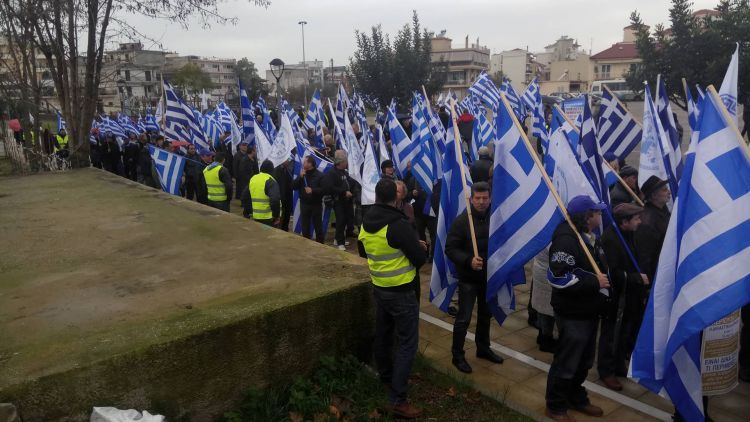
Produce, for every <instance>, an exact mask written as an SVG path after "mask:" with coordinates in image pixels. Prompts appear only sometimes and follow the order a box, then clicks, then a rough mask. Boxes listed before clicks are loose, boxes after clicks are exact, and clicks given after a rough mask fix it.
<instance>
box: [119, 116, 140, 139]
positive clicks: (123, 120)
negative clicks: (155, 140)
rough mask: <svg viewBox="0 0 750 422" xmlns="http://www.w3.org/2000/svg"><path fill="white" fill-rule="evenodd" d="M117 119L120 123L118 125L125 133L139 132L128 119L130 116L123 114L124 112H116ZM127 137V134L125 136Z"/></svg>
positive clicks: (136, 133)
mask: <svg viewBox="0 0 750 422" xmlns="http://www.w3.org/2000/svg"><path fill="white" fill-rule="evenodd" d="M117 121H118V123H119V124H120V127H121V128H122V130H123V131H125V133H126V134H131V133H133V134H135V135H138V134H139V133H140V132H139V131H138V128H137V127H135V125H133V122H132V121H131V120H130V117H128V116H125V115H124V114H119V113H118V114H117ZM126 137H127V136H126Z"/></svg>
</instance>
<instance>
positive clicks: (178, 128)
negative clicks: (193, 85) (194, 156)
mask: <svg viewBox="0 0 750 422" xmlns="http://www.w3.org/2000/svg"><path fill="white" fill-rule="evenodd" d="M164 96H165V97H166V99H167V110H166V113H165V117H164V121H165V123H164V136H165V137H166V138H167V139H170V140H175V141H188V142H190V143H192V144H193V145H195V147H196V148H198V149H200V148H203V149H209V145H208V142H206V138H205V136H203V131H202V129H201V122H200V120H198V119H196V118H195V114H194V113H193V109H192V108H190V106H188V105H187V104H185V103H184V102H183V101H182V99H181V98H180V97H178V96H177V94H176V93H175V92H174V89H173V88H172V85H170V84H169V83H168V82H167V81H164Z"/></svg>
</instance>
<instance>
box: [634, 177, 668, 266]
mask: <svg viewBox="0 0 750 422" xmlns="http://www.w3.org/2000/svg"><path fill="white" fill-rule="evenodd" d="M641 192H643V196H644V198H645V206H644V210H643V213H642V214H641V225H640V227H639V228H638V230H637V231H636V232H635V243H636V244H637V245H639V247H638V250H637V251H636V260H637V261H638V265H640V267H641V270H643V272H644V273H645V274H646V276H648V278H649V280H653V279H654V276H655V275H656V267H657V266H658V263H659V254H660V253H661V247H662V244H663V243H664V236H666V234H667V226H668V225H669V217H670V216H671V213H670V212H669V208H668V207H667V204H668V203H669V201H670V199H671V198H672V196H671V194H670V191H669V186H668V183H667V181H666V180H662V179H660V178H659V177H657V176H651V177H649V178H648V179H647V180H646V181H645V182H644V183H643V186H641Z"/></svg>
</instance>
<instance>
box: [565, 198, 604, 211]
mask: <svg viewBox="0 0 750 422" xmlns="http://www.w3.org/2000/svg"><path fill="white" fill-rule="evenodd" d="M605 208H607V204H605V203H603V202H595V201H594V200H593V199H591V197H589V196H588V195H578V196H576V197H574V198H573V199H571V200H570V201H569V202H568V213H569V214H579V213H582V212H586V211H588V210H603V209H605Z"/></svg>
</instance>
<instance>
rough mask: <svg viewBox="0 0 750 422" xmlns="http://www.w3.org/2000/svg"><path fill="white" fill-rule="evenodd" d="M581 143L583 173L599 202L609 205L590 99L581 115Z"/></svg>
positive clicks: (602, 161)
mask: <svg viewBox="0 0 750 422" xmlns="http://www.w3.org/2000/svg"><path fill="white" fill-rule="evenodd" d="M581 119H582V120H581V141H580V143H579V144H578V161H579V162H580V163H581V168H583V173H584V174H585V175H586V177H587V178H588V179H589V181H590V182H591V186H593V187H594V192H596V198H599V201H601V202H604V203H605V204H607V205H609V184H608V183H607V179H606V177H604V167H605V164H604V158H603V157H602V152H601V150H600V149H599V143H598V142H597V141H596V134H595V133H594V119H593V117H592V116H591V108H590V107H589V102H588V99H586V101H584V102H583V113H581Z"/></svg>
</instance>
